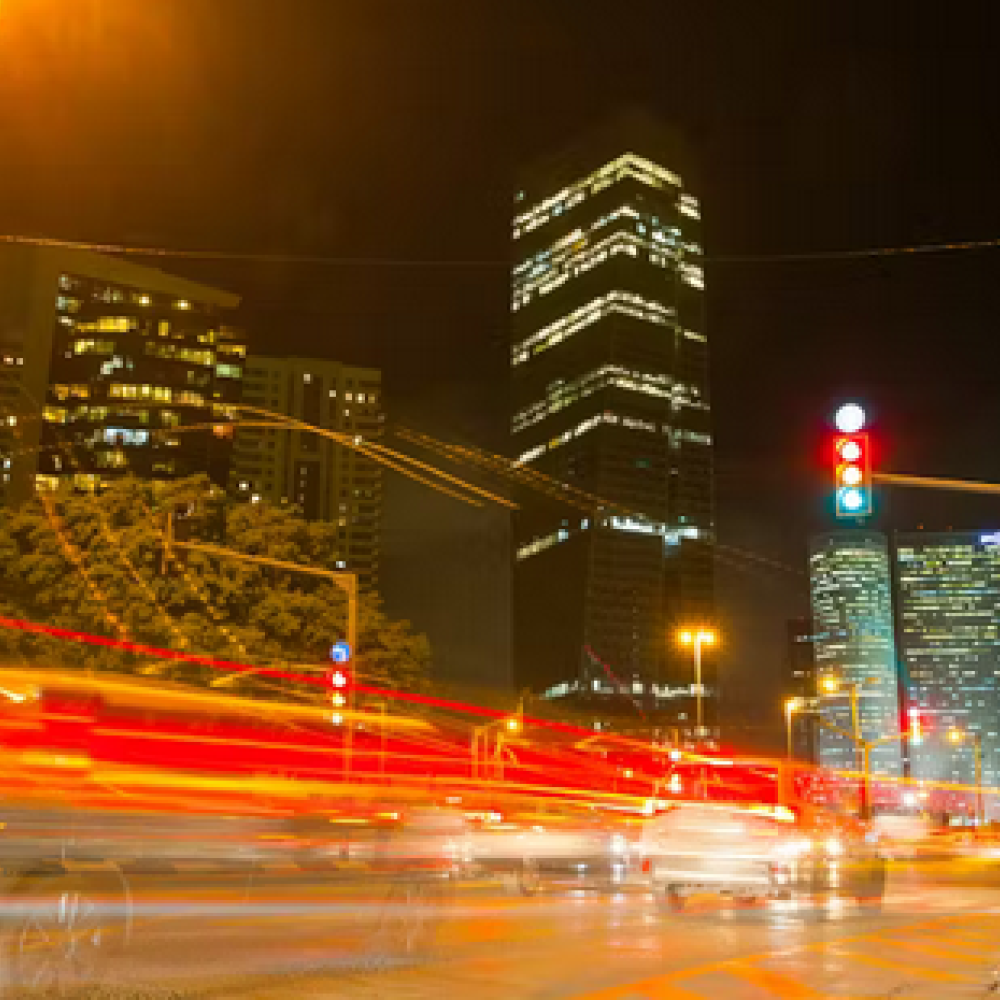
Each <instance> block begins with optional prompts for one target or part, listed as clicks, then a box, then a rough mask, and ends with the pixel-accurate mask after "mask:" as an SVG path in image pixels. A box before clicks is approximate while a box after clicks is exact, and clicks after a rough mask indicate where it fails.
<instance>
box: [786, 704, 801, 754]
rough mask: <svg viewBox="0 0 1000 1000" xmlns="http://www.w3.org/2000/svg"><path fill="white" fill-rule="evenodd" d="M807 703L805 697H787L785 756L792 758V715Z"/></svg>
mask: <svg viewBox="0 0 1000 1000" xmlns="http://www.w3.org/2000/svg"><path fill="white" fill-rule="evenodd" d="M803 705H805V699H804V698H786V699H785V743H786V748H785V756H786V757H787V758H788V759H789V760H791V759H792V715H793V714H794V713H795V712H797V711H798V710H799V709H800V708H802V706H803Z"/></svg>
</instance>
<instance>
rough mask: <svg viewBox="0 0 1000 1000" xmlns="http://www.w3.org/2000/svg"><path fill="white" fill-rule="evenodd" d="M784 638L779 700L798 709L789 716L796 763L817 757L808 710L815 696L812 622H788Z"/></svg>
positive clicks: (811, 718) (805, 620)
mask: <svg viewBox="0 0 1000 1000" xmlns="http://www.w3.org/2000/svg"><path fill="white" fill-rule="evenodd" d="M785 634H786V653H785V657H786V659H785V664H784V667H785V670H784V678H783V682H782V696H783V698H784V699H785V701H786V703H787V701H788V700H789V699H792V700H794V702H795V705H796V708H798V709H799V710H798V711H793V712H792V713H791V720H790V725H791V731H792V752H793V755H794V756H795V758H796V759H797V760H810V761H811V760H813V759H814V757H815V754H816V717H815V715H814V714H813V712H812V710H811V706H812V705H813V703H814V702H813V699H815V697H816V693H817V692H816V651H815V637H814V635H813V623H812V619H811V618H808V617H804V618H791V619H789V620H788V623H787V625H786V633H785ZM786 711H788V709H787V708H786Z"/></svg>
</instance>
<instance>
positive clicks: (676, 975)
mask: <svg viewBox="0 0 1000 1000" xmlns="http://www.w3.org/2000/svg"><path fill="white" fill-rule="evenodd" d="M997 919H1000V918H998V917H997V916H996V915H993V914H984V913H970V914H950V915H948V916H946V917H937V918H933V919H931V920H921V921H915V922H914V923H911V924H903V925H900V926H897V927H894V928H891V929H889V930H890V932H891V933H892V934H905V933H912V932H917V933H918V934H919V933H921V932H923V933H937V934H945V935H949V934H953V933H956V932H964V931H965V928H964V927H963V926H962V925H964V924H967V923H970V922H972V921H975V922H977V923H980V924H982V923H983V922H984V921H988V922H990V923H992V922H994V921H996V920H997ZM975 933H977V934H981V935H983V936H992V935H990V934H989V932H986V931H975ZM866 943H867V944H873V943H874V944H879V945H886V944H889V945H891V944H895V943H897V942H895V941H893V940H892V939H891V938H889V937H883V936H882V935H878V934H871V933H868V934H855V935H850V936H847V937H844V938H841V939H839V940H837V941H819V942H816V941H814V942H810V943H808V944H802V945H796V946H793V947H791V948H785V949H781V950H775V951H768V952H761V953H757V954H753V955H747V956H745V957H743V958H741V959H723V960H720V961H717V962H709V963H706V964H705V965H699V966H691V967H688V968H684V969H676V970H674V971H672V972H668V973H665V974H664V975H661V976H653V977H651V978H649V979H644V980H641V981H639V982H634V983H629V984H627V985H624V986H612V987H608V988H606V989H603V990H599V991H596V992H588V993H583V994H578V1000H630V998H634V997H660V996H668V997H677V998H678V1000H680V998H682V997H684V998H692V997H704V996H706V994H705V993H700V992H697V991H696V990H693V989H684V988H683V987H680V986H678V985H676V984H678V983H680V982H682V981H683V982H685V983H689V982H690V981H691V980H692V979H697V978H698V977H700V976H706V975H711V974H718V973H720V972H721V973H729V974H730V975H733V976H737V977H741V978H744V979H746V980H747V981H748V982H750V983H752V984H753V985H755V986H758V987H760V988H761V989H763V990H765V991H767V992H771V993H772V994H774V995H775V996H779V997H785V998H803V1000H804V998H808V997H822V996H825V995H828V994H824V993H822V992H818V991H816V990H814V989H813V988H812V987H810V986H808V985H807V984H806V983H804V982H802V981H801V980H798V979H795V978H793V977H791V976H787V975H784V974H782V973H778V972H773V971H771V970H768V969H764V968H761V967H760V964H759V963H765V962H766V963H768V964H770V965H773V964H774V963H775V962H776V961H778V962H780V961H782V960H784V959H790V958H794V957H795V956H801V955H802V954H803V952H828V953H830V954H834V955H838V956H840V957H842V958H845V959H847V960H848V961H852V962H857V963H860V964H862V965H869V966H873V967H878V968H882V969H886V970H888V971H890V972H894V973H901V974H903V975H905V976H907V977H909V978H912V979H926V980H931V981H936V982H947V983H957V982H960V983H967V982H974V983H975V982H981V981H982V977H981V976H973V975H969V974H968V973H961V972H946V971H944V970H941V969H932V968H927V967H926V966H915V965H910V964H905V963H903V962H893V961H891V960H890V959H885V958H880V957H876V956H874V955H869V954H866V953H865V952H864V951H861V950H859V949H858V948H857V947H856V946H858V945H863V944H866ZM852 946H853V947H852ZM917 947H919V946H917ZM928 954H930V953H929V952H928ZM957 957H959V956H957V955H956V958H957ZM961 958H962V960H964V961H968V960H969V959H968V956H964V955H963V956H961ZM664 990H672V991H674V992H662V991H664ZM678 990H679V992H677V991H678ZM795 991H798V992H795Z"/></svg>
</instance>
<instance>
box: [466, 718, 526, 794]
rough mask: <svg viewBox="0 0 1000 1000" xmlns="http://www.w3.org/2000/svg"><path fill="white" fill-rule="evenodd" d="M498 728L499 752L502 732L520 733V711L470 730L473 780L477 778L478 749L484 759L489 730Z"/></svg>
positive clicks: (501, 743)
mask: <svg viewBox="0 0 1000 1000" xmlns="http://www.w3.org/2000/svg"><path fill="white" fill-rule="evenodd" d="M498 727H499V728H500V730H501V731H500V733H499V734H498V735H497V749H498V750H499V749H500V748H501V747H502V745H503V733H504V731H506V732H508V733H512V734H513V733H519V732H520V731H521V727H522V716H521V713H520V710H519V711H518V714H516V715H507V716H504V717H503V718H500V719H494V720H493V721H492V722H486V723H483V725H481V726H476V728H475V729H473V730H472V776H473V777H474V778H477V777H479V756H480V748H481V749H482V753H483V756H484V757H485V756H486V751H487V749H488V744H487V742H486V740H487V736H488V735H489V732H490V730H491V729H495V728H498ZM501 767H502V760H501ZM501 777H502V773H501Z"/></svg>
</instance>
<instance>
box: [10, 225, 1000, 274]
mask: <svg viewBox="0 0 1000 1000" xmlns="http://www.w3.org/2000/svg"><path fill="white" fill-rule="evenodd" d="M0 244H9V245H16V246H33V247H51V248H54V249H58V250H87V251H90V252H93V253H106V254H119V255H121V256H127V257H153V258H156V257H163V258H171V259H182V260H215V261H234V262H243V263H248V264H293V265H314V266H321V267H384V268H390V267H398V268H470V269H475V268H504V269H506V268H508V267H510V263H511V262H510V260H509V259H508V258H506V257H355V256H337V255H326V254H295V253H263V252H253V251H240V250H222V249H214V250H213V249H203V250H197V249H189V248H187V249H186V248H180V247H164V246H137V245H132V244H127V243H91V242H86V241H84V240H61V239H52V238H48V237H44V236H21V235H15V234H7V235H2V234H0ZM998 247H1000V237H998V238H996V239H989V240H959V241H953V242H949V243H914V244H909V245H904V246H883V247H857V248H854V249H845V250H815V251H803V252H798V253H796V252H792V253H773V254H719V255H712V254H709V255H708V256H701V257H696V259H697V260H698V261H700V262H701V263H703V264H781V263H794V262H809V261H833V260H864V259H877V258H881V257H903V256H907V255H915V254H945V253H955V252H957V251H969V250H995V249H997V248H998Z"/></svg>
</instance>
